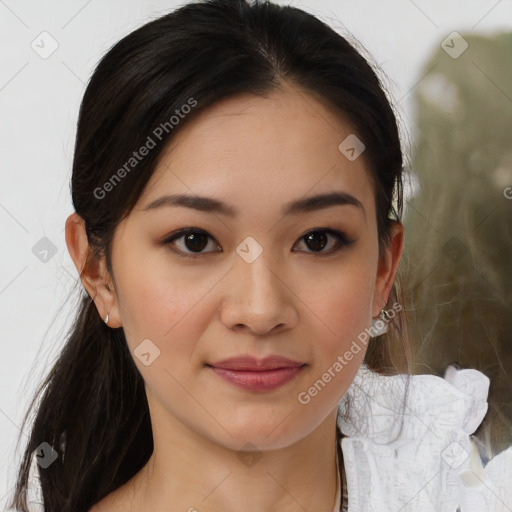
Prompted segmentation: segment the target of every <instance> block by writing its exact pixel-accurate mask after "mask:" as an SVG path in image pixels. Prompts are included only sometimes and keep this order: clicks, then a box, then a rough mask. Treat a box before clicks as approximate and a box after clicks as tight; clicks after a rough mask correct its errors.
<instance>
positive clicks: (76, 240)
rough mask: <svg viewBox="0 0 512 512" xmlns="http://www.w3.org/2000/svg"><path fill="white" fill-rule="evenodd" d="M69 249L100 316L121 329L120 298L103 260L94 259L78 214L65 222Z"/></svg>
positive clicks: (110, 325) (83, 225) (83, 223)
mask: <svg viewBox="0 0 512 512" xmlns="http://www.w3.org/2000/svg"><path fill="white" fill-rule="evenodd" d="M66 245H67V247H68V252H69V255H70V256H71V259H72V260H73V263H74V264H75V267H76V269H77V271H78V273H79V276H80V279H81V281H82V284H83V286H84V288H85V289H86V291H87V293H88V294H89V296H90V297H91V298H92V299H93V300H94V302H95V304H96V308H97V310H98V314H99V315H100V317H101V318H102V319H105V317H106V316H107V314H108V315H109V322H108V324H109V327H120V326H121V323H120V321H119V318H118V317H119V315H118V311H117V298H116V295H115V292H114V291H113V288H114V287H113V286H112V285H111V284H110V278H109V275H108V272H107V269H106V265H105V261H104V258H97V257H96V258H95V257H93V253H92V249H91V247H90V245H89V241H88V239H87V233H86V230H85V222H84V220H83V219H82V217H80V216H79V215H78V214H77V213H73V214H71V215H70V216H69V217H68V219H67V220H66Z"/></svg>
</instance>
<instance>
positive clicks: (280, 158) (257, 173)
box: [137, 85, 374, 217]
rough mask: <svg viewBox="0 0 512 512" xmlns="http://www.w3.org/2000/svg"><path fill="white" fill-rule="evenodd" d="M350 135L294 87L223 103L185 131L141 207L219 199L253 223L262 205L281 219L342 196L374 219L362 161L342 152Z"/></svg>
mask: <svg viewBox="0 0 512 512" xmlns="http://www.w3.org/2000/svg"><path fill="white" fill-rule="evenodd" d="M198 107H200V103H199V105H198ZM353 133H354V130H353V127H352V126H351V124H350V123H349V122H348V121H347V120H346V119H344V118H343V117H342V116H341V115H340V114H338V113H334V111H333V109H331V108H329V106H328V105H326V104H325V102H323V101H322V100H319V99H318V98H316V97H314V96H313V95H311V94H309V93H307V92H305V91H303V90H301V89H299V88H298V87H295V86H291V85H284V86H283V87H282V88H280V89H278V90H274V91H272V92H270V93H269V94H268V95H267V96H266V97H259V96H254V95H249V94H244V95H239V96H236V97H230V98H227V99H224V100H222V101H219V102H217V103H215V104H214V105H212V106H209V107H207V108H205V109H204V110H203V111H202V112H200V114H199V115H198V116H197V117H195V118H194V119H192V120H191V121H190V122H188V123H185V124H184V125H183V127H180V130H179V131H178V132H177V133H176V135H175V136H174V138H173V139H172V140H171V142H170V143H169V145H168V147H167V148H166V149H165V150H164V151H163V153H162V155H161V156H160V160H159V163H158V165H157V168H156V170H155V172H154V174H153V176H152V177H151V179H150V181H149V183H148V185H147V186H146V188H145V190H144V192H143V193H142V195H141V197H140V199H139V202H138V205H137V206H138V208H142V207H143V206H144V205H146V204H147V203H149V202H151V201H152V200H154V199H156V198H157V197H158V196H159V195H161V194H164V193H169V194H170V193H184V194H185V193H186V194H197V195H200V196H210V197H217V198H219V199H222V200H223V201H224V202H229V203H230V204H234V205H237V206H236V209H237V211H238V210H240V211H241V212H242V213H245V214H246V215H248V216H250V215H253V214H255V213H259V214H260V215H261V213H262V209H261V206H262V205H266V206H265V208H266V209H267V208H268V212H269V213H270V212H271V211H275V212H277V211H278V209H279V208H280V207H281V206H282V204H284V203H286V202H289V201H291V200H294V199H298V198H300V197H303V196H306V195H315V194H318V193H325V192H329V191H331V190H337V191H345V192H347V193H350V194H352V195H354V196H356V197H357V199H358V200H359V201H361V202H362V203H363V204H365V210H366V211H367V215H368V214H369V213H372V214H373V215H374V213H373V212H374V210H373V209H372V208H373V187H372V182H371V178H370V174H369V171H368V169H367V165H366V162H365V160H364V158H362V157H360V158H357V159H355V160H353V161H351V160H349V159H347V157H346V156H345V155H344V154H343V153H341V152H340V150H339V149H338V146H339V145H340V143H342V141H344V140H345V139H346V138H347V137H348V136H350V135H352V134H353ZM274 205H275V208H274ZM373 215H372V217H373Z"/></svg>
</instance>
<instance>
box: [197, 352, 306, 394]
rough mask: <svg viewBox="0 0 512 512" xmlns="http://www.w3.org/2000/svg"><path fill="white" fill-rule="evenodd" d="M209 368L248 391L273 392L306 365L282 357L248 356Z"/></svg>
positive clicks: (210, 365) (225, 361)
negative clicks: (259, 357) (262, 357)
mask: <svg viewBox="0 0 512 512" xmlns="http://www.w3.org/2000/svg"><path fill="white" fill-rule="evenodd" d="M207 366H209V367H210V368H211V369H212V371H213V372H214V373H215V374H216V375H218V376H219V377H222V378H223V379H224V380H226V381H228V382H230V383H231V384H234V385H235V386H237V387H240V388H242V389H245V390H247V391H271V390H273V389H277V388H279V387H281V386H284V385H285V384H286V383H287V382H289V381H290V380H292V379H293V378H294V377H295V376H296V375H297V374H298V373H300V371H301V370H302V368H303V367H304V366H306V364H305V363H301V362H299V361H293V360H291V359H288V358H285V357H280V356H270V357H267V358H265V359H257V358H255V357H249V356H246V357H234V358H230V359H224V360H222V361H217V362H216V363H213V364H208V365H207Z"/></svg>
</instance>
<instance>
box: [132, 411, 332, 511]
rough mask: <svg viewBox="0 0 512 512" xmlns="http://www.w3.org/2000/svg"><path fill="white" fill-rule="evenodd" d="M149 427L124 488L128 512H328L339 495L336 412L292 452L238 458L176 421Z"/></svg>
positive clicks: (289, 448) (244, 454)
mask: <svg viewBox="0 0 512 512" xmlns="http://www.w3.org/2000/svg"><path fill="white" fill-rule="evenodd" d="M159 425H160V426H161V425H165V429H158V428H155V426H153V441H154V450H153V454H152V456H151V458H150V460H149V461H148V463H147V464H146V466H144V468H143V469H142V470H141V471H140V472H139V473H138V474H137V475H136V476H135V477H134V478H133V479H132V480H131V481H130V482H128V484H127V488H126V489H125V490H128V488H129V489H130V491H131V492H130V493H129V494H130V501H129V503H130V506H131V507H132V508H131V510H152V511H155V512H164V511H166V512H167V511H168V510H183V511H187V512H210V511H211V512H213V511H218V510H223V511H225V512H235V511H237V512H238V511H239V510H279V511H280V512H299V511H300V512H303V511H304V510H326V511H332V510H333V508H334V505H335V497H336V493H337V490H338V488H337V483H338V480H337V478H338V477H337V474H338V473H337V472H338V467H337V465H336V411H333V412H332V414H329V415H328V416H327V417H326V419H325V420H324V421H323V422H322V423H321V424H320V425H319V426H318V427H317V428H316V429H315V430H314V431H313V432H312V433H310V434H309V435H308V436H306V437H305V438H302V439H301V440H299V441H298V442H296V443H293V444H291V445H290V446H287V447H284V448H279V449H274V450H265V451H261V452H259V451H257V450H256V451H253V452H249V451H247V452H245V451H244V452H239V451H236V450H231V449H228V448H226V447H224V446H222V445H220V444H218V443H216V442H214V441H213V440H211V439H208V438H205V437H203V436H200V435H199V434H198V433H197V432H193V431H191V430H190V429H188V427H186V426H185V425H183V424H182V423H180V422H179V421H177V420H176V419H175V418H173V419H171V421H166V422H159Z"/></svg>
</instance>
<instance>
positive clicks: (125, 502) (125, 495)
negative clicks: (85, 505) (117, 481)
mask: <svg viewBox="0 0 512 512" xmlns="http://www.w3.org/2000/svg"><path fill="white" fill-rule="evenodd" d="M88 512H138V509H137V505H136V503H135V500H134V499H133V493H132V492H131V491H130V490H129V488H128V486H127V484H125V485H123V486H121V487H119V488H118V489H116V490H115V491H112V492H111V493H110V494H107V495H106V496H105V497H104V498H102V499H101V500H100V501H98V503H96V504H95V505H93V507H92V508H91V509H89V511H88Z"/></svg>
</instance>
